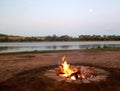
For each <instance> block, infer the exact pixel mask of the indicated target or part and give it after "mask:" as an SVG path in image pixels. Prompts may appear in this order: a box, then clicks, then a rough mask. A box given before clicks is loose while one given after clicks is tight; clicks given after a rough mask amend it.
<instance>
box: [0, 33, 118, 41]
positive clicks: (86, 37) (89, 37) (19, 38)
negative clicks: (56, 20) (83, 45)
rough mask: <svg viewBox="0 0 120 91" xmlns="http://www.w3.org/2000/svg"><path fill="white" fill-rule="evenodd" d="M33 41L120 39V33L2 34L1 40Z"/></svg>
mask: <svg viewBox="0 0 120 91" xmlns="http://www.w3.org/2000/svg"><path fill="white" fill-rule="evenodd" d="M32 41H120V35H79V36H78V37H72V36H69V35H62V36H57V35H55V34H54V35H52V36H42V37H41V36H35V37H33V36H32V37H25V36H13V35H5V34H0V42H32Z"/></svg>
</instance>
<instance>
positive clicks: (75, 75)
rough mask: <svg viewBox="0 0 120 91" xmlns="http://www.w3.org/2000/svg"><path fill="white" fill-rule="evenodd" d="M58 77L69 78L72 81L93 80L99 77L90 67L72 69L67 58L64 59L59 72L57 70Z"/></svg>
mask: <svg viewBox="0 0 120 91" xmlns="http://www.w3.org/2000/svg"><path fill="white" fill-rule="evenodd" d="M56 74H57V76H61V77H63V78H69V79H71V80H77V79H87V78H93V77H94V76H96V75H97V72H96V71H95V70H94V69H92V68H88V67H84V66H83V67H82V66H81V67H71V65H70V64H68V63H67V61H66V57H65V56H63V57H62V63H61V65H60V67H59V69H58V70H56Z"/></svg>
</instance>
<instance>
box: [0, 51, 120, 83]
mask: <svg viewBox="0 0 120 91" xmlns="http://www.w3.org/2000/svg"><path fill="white" fill-rule="evenodd" d="M64 55H66V57H67V61H68V62H69V63H88V64H92V65H98V66H100V67H107V68H118V69H119V68H120V51H98V50H93V51H90V50H88V51H86V50H85V51H64V52H49V53H20V54H19V53H17V54H3V55H0V83H1V82H4V81H6V80H8V79H10V78H12V77H14V76H15V75H16V74H18V73H21V72H22V71H26V70H31V69H34V68H39V67H43V66H49V65H58V64H60V62H61V57H62V56H64Z"/></svg>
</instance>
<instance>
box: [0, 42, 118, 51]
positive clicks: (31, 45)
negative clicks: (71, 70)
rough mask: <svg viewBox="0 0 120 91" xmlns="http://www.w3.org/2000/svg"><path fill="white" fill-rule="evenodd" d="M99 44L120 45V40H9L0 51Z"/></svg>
mask: <svg viewBox="0 0 120 91" xmlns="http://www.w3.org/2000/svg"><path fill="white" fill-rule="evenodd" d="M98 46H100V47H103V46H109V47H120V41H100V42H98V41H96V42H7V43H0V53H5V52H24V51H48V50H74V49H87V48H97V47H98Z"/></svg>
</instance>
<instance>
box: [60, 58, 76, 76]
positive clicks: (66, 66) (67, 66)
mask: <svg viewBox="0 0 120 91" xmlns="http://www.w3.org/2000/svg"><path fill="white" fill-rule="evenodd" d="M60 69H61V71H62V72H63V73H64V76H65V77H67V76H70V75H71V74H72V73H74V71H73V70H72V69H71V68H70V64H68V63H67V61H66V56H63V57H62V63H61V66H60Z"/></svg>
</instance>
